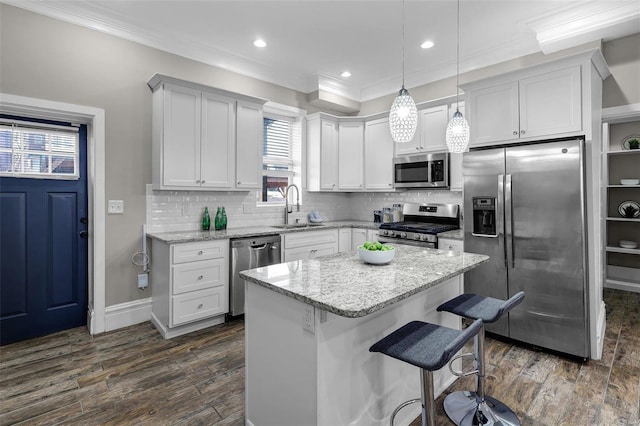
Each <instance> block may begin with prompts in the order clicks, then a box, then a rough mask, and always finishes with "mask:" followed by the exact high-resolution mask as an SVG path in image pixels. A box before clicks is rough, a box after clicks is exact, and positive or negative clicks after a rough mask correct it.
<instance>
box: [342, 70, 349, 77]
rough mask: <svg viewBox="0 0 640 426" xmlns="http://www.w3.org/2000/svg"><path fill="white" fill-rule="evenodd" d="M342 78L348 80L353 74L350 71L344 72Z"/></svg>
mask: <svg viewBox="0 0 640 426" xmlns="http://www.w3.org/2000/svg"><path fill="white" fill-rule="evenodd" d="M340 75H341V76H343V77H345V78H347V77H351V73H350V72H349V71H343V72H342V74H340Z"/></svg>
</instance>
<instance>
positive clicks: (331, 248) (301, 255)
mask: <svg viewBox="0 0 640 426" xmlns="http://www.w3.org/2000/svg"><path fill="white" fill-rule="evenodd" d="M337 251H338V250H337V247H336V244H335V243H329V244H319V245H313V246H307V247H296V248H292V249H285V251H284V261H285V262H291V261H294V260H301V259H314V258H316V257H319V256H326V255H329V254H334V253H336V252H337Z"/></svg>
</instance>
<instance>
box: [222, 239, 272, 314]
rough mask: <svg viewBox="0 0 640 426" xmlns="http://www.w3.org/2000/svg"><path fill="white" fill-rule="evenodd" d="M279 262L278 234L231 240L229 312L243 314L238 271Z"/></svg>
mask: <svg viewBox="0 0 640 426" xmlns="http://www.w3.org/2000/svg"><path fill="white" fill-rule="evenodd" d="M276 263H280V235H267V236H264V237H255V238H237V239H232V240H231V267H230V268H229V271H230V275H231V277H230V278H231V279H230V283H231V285H230V289H229V296H230V300H229V313H230V315H231V316H237V315H242V314H244V280H243V279H242V278H240V275H239V274H240V271H244V270H246V269H253V268H259V267H260V266H267V265H273V264H276Z"/></svg>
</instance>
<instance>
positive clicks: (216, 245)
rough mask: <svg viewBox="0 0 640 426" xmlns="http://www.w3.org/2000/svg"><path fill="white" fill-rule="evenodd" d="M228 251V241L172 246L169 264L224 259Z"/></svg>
mask: <svg viewBox="0 0 640 426" xmlns="http://www.w3.org/2000/svg"><path fill="white" fill-rule="evenodd" d="M228 251H229V240H222V241H205V242H202V243H188V244H173V245H172V246H171V263H173V264H176V263H184V262H193V261H196V260H208V259H217V258H219V257H224V256H225V254H226V253H228Z"/></svg>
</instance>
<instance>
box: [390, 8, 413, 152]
mask: <svg viewBox="0 0 640 426" xmlns="http://www.w3.org/2000/svg"><path fill="white" fill-rule="evenodd" d="M417 126H418V110H417V109H416V103H415V102H414V100H413V98H412V97H411V95H410V94H409V92H408V91H407V89H405V88H404V0H402V89H400V92H398V96H397V97H396V99H395V100H394V101H393V104H392V105H391V111H390V112H389V129H390V130H391V137H392V138H393V140H394V141H396V142H399V143H405V142H409V141H411V139H413V135H414V134H415V133H416V127H417Z"/></svg>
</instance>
